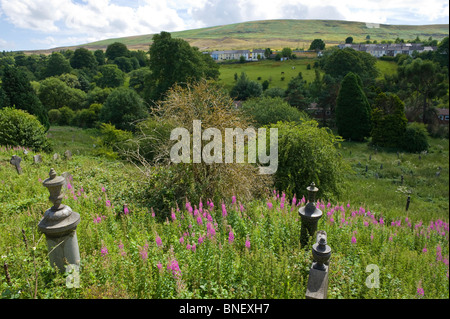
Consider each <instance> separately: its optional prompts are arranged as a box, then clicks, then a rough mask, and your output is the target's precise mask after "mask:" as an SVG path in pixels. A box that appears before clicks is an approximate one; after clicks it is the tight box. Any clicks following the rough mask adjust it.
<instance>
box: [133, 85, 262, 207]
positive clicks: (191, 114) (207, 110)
mask: <svg viewBox="0 0 450 319" xmlns="http://www.w3.org/2000/svg"><path fill="white" fill-rule="evenodd" d="M194 120H200V121H202V123H201V125H202V130H205V129H207V128H216V129H218V130H219V131H220V132H221V133H222V136H223V135H224V130H225V128H236V127H240V128H243V129H245V128H247V127H249V126H250V123H249V122H248V121H247V120H246V119H245V118H244V117H243V116H241V112H240V111H239V110H238V109H236V108H235V107H234V105H233V100H232V99H231V98H230V97H229V95H228V94H227V92H225V91H223V90H221V89H220V88H219V87H218V86H217V85H215V84H214V83H207V82H206V81H201V82H199V83H196V84H188V85H187V87H185V88H182V87H180V86H175V87H174V88H172V89H170V90H169V92H168V95H167V98H166V99H165V100H164V101H162V102H160V104H158V105H157V106H156V108H155V112H154V118H153V120H147V121H146V122H144V123H146V125H147V126H146V128H147V129H148V130H150V131H154V132H159V133H158V134H160V137H159V138H160V139H161V140H159V141H158V140H156V141H151V143H154V144H156V145H161V146H162V147H161V148H159V149H156V151H157V152H155V153H154V154H152V156H154V158H157V159H159V162H157V163H154V162H149V160H148V159H146V158H145V157H143V156H142V154H141V147H140V144H141V141H143V140H144V141H145V138H146V137H147V138H148V139H150V140H151V139H152V138H156V139H158V135H156V134H154V133H151V134H148V133H147V134H140V135H139V137H137V138H136V139H134V140H135V142H136V143H137V144H138V146H139V148H138V150H139V151H135V152H134V154H127V156H129V157H133V159H134V160H137V161H139V162H140V163H142V164H143V167H144V168H145V169H143V173H144V177H145V178H146V180H147V182H148V183H147V185H148V195H147V199H148V204H149V205H150V206H153V207H156V206H159V207H160V209H162V210H163V211H166V212H167V209H169V206H167V205H166V204H165V203H169V202H172V203H173V201H177V202H178V204H179V205H183V202H184V201H185V197H186V196H192V197H191V199H192V200H193V201H197V202H198V201H199V200H200V198H203V199H207V198H210V199H214V200H216V201H217V202H219V201H220V200H222V199H224V198H231V196H233V195H235V194H239V195H240V197H241V198H243V199H250V198H253V197H257V196H259V195H261V194H262V193H263V191H264V189H265V188H266V187H267V186H268V185H269V184H268V183H269V182H270V177H268V176H267V175H259V169H258V167H256V165H254V164H249V163H242V164H241V163H228V164H222V163H210V164H208V163H204V162H201V163H192V161H191V162H190V163H183V162H181V163H178V164H175V163H172V162H171V161H170V158H168V154H170V150H171V147H172V146H173V145H174V144H175V143H176V142H175V141H170V140H168V139H167V137H166V129H169V127H170V126H173V127H180V128H185V129H186V130H187V131H188V132H190V134H192V133H193V121H194ZM155 121H156V122H159V123H161V125H162V126H161V125H156V123H155ZM162 123H166V124H162ZM164 125H168V127H164ZM161 133H162V134H161ZM138 134H139V133H138ZM146 143H147V142H146ZM204 143H207V142H206V141H205V142H204ZM192 151H193V150H192V149H190V158H191V159H192V158H193V156H192ZM215 151H216V152H217V151H219V152H223V150H215ZM223 155H224V154H223V153H222V158H224V156H223ZM169 211H170V209H169Z"/></svg>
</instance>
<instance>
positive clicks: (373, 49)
mask: <svg viewBox="0 0 450 319" xmlns="http://www.w3.org/2000/svg"><path fill="white" fill-rule="evenodd" d="M338 47H339V48H340V49H344V48H352V49H354V50H356V51H364V52H367V53H369V54H370V55H372V56H374V57H376V58H380V57H382V56H396V55H397V54H407V55H409V56H412V54H413V53H414V52H417V53H422V52H426V51H435V50H436V48H437V47H431V46H424V45H423V44H422V43H392V44H350V43H345V44H339V45H338Z"/></svg>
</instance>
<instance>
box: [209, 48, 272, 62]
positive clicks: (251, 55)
mask: <svg viewBox="0 0 450 319" xmlns="http://www.w3.org/2000/svg"><path fill="white" fill-rule="evenodd" d="M210 55H211V57H212V58H213V60H214V61H226V60H239V59H240V58H241V56H243V57H244V58H245V61H259V60H262V59H264V58H265V57H264V50H260V49H259V50H224V51H213V52H211V53H210Z"/></svg>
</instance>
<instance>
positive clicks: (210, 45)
mask: <svg viewBox="0 0 450 319" xmlns="http://www.w3.org/2000/svg"><path fill="white" fill-rule="evenodd" d="M171 34H172V36H173V37H176V38H182V39H184V40H186V41H188V42H189V43H190V45H191V46H196V47H198V48H199V49H200V50H227V49H248V48H266V47H270V48H275V49H277V48H283V47H291V48H298V49H308V47H309V44H310V43H311V41H312V40H314V39H317V38H319V39H322V40H324V41H325V43H326V44H328V45H333V44H339V43H342V42H344V40H345V38H346V37H348V36H351V37H353V39H354V42H363V41H365V40H366V39H367V38H370V40H372V41H374V40H377V41H378V42H380V41H382V40H395V39H396V38H401V39H405V40H413V39H415V38H416V37H419V38H421V39H428V38H429V37H432V38H433V39H436V40H441V39H442V38H444V37H445V36H448V34H449V25H448V24H434V25H388V24H377V23H366V22H354V21H340V20H294V19H292V20H288V19H284V20H261V21H249V22H242V23H234V24H228V25H220V26H214V27H206V28H200V29H192V30H185V31H177V32H171ZM152 37H153V34H145V35H136V36H129V37H122V38H111V39H105V40H101V41H96V42H91V43H86V44H81V45H75V46H69V47H59V48H53V49H48V50H34V51H27V52H30V53H31V52H35V53H36V52H38V53H50V52H53V51H58V50H64V49H76V48H79V47H85V48H87V49H91V50H97V49H106V47H107V46H108V45H109V44H111V43H113V42H122V43H124V44H126V45H127V46H128V47H129V48H130V49H131V50H148V47H149V45H150V44H151V43H152Z"/></svg>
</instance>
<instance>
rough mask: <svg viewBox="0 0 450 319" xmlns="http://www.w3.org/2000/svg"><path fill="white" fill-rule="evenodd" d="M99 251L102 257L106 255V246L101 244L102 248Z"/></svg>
mask: <svg viewBox="0 0 450 319" xmlns="http://www.w3.org/2000/svg"><path fill="white" fill-rule="evenodd" d="M100 253H101V254H102V256H103V257H104V256H106V255H108V248H106V246H103V247H102V249H101V250H100Z"/></svg>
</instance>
